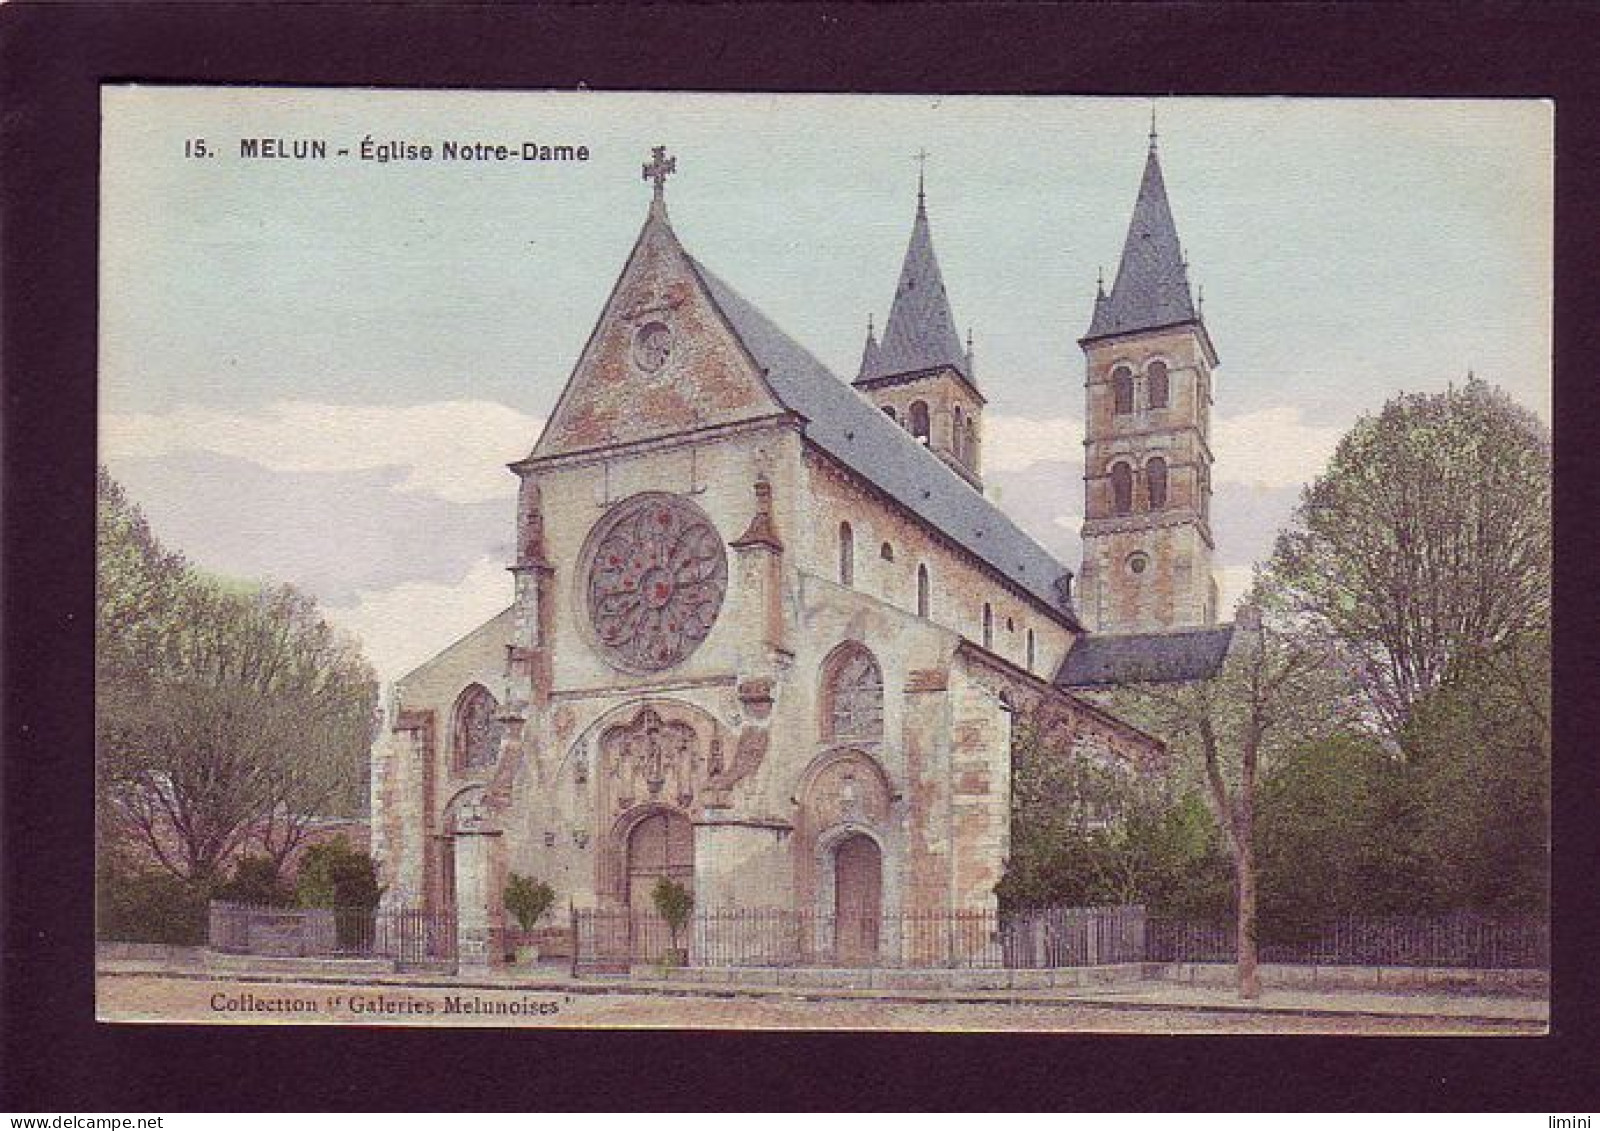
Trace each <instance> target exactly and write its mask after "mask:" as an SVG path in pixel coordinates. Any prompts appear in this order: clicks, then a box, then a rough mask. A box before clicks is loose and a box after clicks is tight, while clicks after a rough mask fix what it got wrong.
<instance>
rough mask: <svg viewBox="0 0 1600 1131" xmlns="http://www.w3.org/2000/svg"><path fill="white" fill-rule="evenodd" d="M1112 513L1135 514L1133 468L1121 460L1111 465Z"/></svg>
mask: <svg viewBox="0 0 1600 1131" xmlns="http://www.w3.org/2000/svg"><path fill="white" fill-rule="evenodd" d="M1111 513H1112V514H1132V513H1133V468H1131V467H1129V466H1128V465H1127V464H1125V463H1123V462H1121V461H1120V460H1119V461H1118V462H1116V463H1114V464H1112V465H1111Z"/></svg>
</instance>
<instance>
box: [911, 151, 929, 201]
mask: <svg viewBox="0 0 1600 1131" xmlns="http://www.w3.org/2000/svg"><path fill="white" fill-rule="evenodd" d="M911 159H912V160H913V161H915V162H916V163H917V203H918V204H921V203H922V202H923V193H922V183H923V178H924V177H925V176H926V175H927V172H928V151H927V150H926V149H919V150H917V151H916V152H915V153H913V154H912V155H911Z"/></svg>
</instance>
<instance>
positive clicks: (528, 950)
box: [505, 872, 556, 966]
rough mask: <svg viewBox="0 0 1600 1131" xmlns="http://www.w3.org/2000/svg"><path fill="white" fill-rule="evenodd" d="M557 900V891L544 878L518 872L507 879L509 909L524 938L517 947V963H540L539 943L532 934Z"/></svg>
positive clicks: (507, 904) (506, 898)
mask: <svg viewBox="0 0 1600 1131" xmlns="http://www.w3.org/2000/svg"><path fill="white" fill-rule="evenodd" d="M555 901H556V893H555V890H554V889H553V888H551V886H550V885H549V884H547V883H545V882H544V881H543V880H535V879H532V878H530V877H528V876H519V875H518V874H517V873H515V872H512V873H511V876H510V878H509V879H508V880H506V892H505V904H506V910H507V911H509V912H511V914H512V915H513V916H514V917H515V918H516V920H517V926H519V927H521V928H522V935H523V939H524V942H523V944H522V945H521V946H519V947H517V962H518V963H519V964H520V965H524V966H533V965H535V964H537V963H538V961H539V944H538V943H536V942H533V941H531V936H532V934H533V929H534V927H536V926H538V923H539V920H540V919H543V918H544V916H545V912H547V911H549V910H550V905H551V904H553V903H554V902H555Z"/></svg>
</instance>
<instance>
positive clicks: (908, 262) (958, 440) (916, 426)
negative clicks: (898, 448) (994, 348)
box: [853, 152, 987, 491]
mask: <svg viewBox="0 0 1600 1131" xmlns="http://www.w3.org/2000/svg"><path fill="white" fill-rule="evenodd" d="M917 159H918V160H919V161H925V160H926V159H927V153H926V152H922V153H919V154H918V155H917ZM853 384H854V385H855V387H856V388H857V389H858V390H859V391H860V392H861V393H863V394H864V395H865V396H866V397H867V399H868V400H870V401H872V403H873V404H875V405H877V406H878V407H879V408H880V409H882V410H883V412H884V414H885V415H887V416H888V417H889V418H890V419H891V420H893V421H895V422H896V423H897V424H899V425H900V426H901V427H903V428H904V429H906V431H908V432H910V433H911V434H912V435H913V436H914V437H916V439H917V440H919V441H920V442H922V443H923V444H925V445H926V446H927V447H928V449H929V450H930V451H932V452H933V454H934V455H936V456H938V457H939V458H940V459H941V460H943V461H944V462H945V464H946V465H947V466H949V467H950V469H951V470H953V471H954V472H955V473H956V474H957V475H959V476H961V478H963V479H965V480H966V481H967V482H968V483H970V484H971V485H972V486H973V487H974V488H976V489H977V490H979V491H981V490H983V459H982V454H983V453H982V445H983V406H984V405H985V404H986V403H987V402H986V400H985V398H984V395H983V394H982V393H980V392H979V391H978V385H977V379H976V377H975V376H974V372H973V364H972V337H971V335H970V334H968V336H967V343H966V346H965V347H963V346H962V344H961V336H960V335H959V334H957V333H956V324H955V318H954V317H953V316H952V315H951V313H950V299H949V297H948V296H947V295H946V294H945V290H944V278H943V277H942V276H941V274H940V272H939V260H938V258H937V257H936V256H935V255H934V253H933V235H932V233H931V232H930V231H929V228H928V204H927V193H926V191H925V188H924V184H923V178H922V176H921V174H919V175H918V177H917V215H916V219H915V220H914V221H913V222H912V225H911V242H910V244H909V245H908V246H907V247H906V257H905V261H904V262H903V263H902V264H901V265H900V282H899V284H898V285H897V286H896V287H895V292H894V305H892V306H891V307H890V308H889V322H888V324H887V325H886V326H885V327H884V330H883V341H882V343H880V342H879V341H878V338H877V335H876V333H875V332H874V330H873V327H872V323H871V321H870V320H868V322H867V341H866V345H865V347H864V348H863V349H862V351H861V372H860V374H859V375H858V376H857V377H856V379H855V381H854V382H853Z"/></svg>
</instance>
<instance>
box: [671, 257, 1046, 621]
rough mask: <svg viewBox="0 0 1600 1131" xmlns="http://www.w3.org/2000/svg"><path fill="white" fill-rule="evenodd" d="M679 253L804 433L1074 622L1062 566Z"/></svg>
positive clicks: (713, 277)
mask: <svg viewBox="0 0 1600 1131" xmlns="http://www.w3.org/2000/svg"><path fill="white" fill-rule="evenodd" d="M688 258H689V262H690V263H691V264H692V265H693V266H694V269H695V270H696V271H697V272H699V274H700V277H701V280H702V281H703V282H704V283H705V285H706V289H707V290H708V291H709V292H710V294H711V297H712V299H713V300H714V301H715V302H716V304H717V306H718V307H719V308H720V309H721V311H722V313H723V315H724V316H725V317H726V318H727V320H728V323H729V325H730V326H731V327H732V328H733V331H734V333H735V334H737V335H738V337H739V339H740V341H741V342H743V343H744V346H745V348H746V349H747V350H749V351H750V355H751V357H753V358H754V359H755V361H756V364H758V365H760V366H761V367H762V368H763V369H764V370H765V371H766V377H767V381H768V383H769V384H770V385H771V386H772V389H773V391H774V392H775V393H777V395H778V397H779V399H780V400H782V401H783V403H784V405H785V406H786V407H788V408H789V409H790V410H791V411H793V412H796V413H798V414H799V415H801V416H802V417H804V418H805V420H806V424H805V434H806V437H807V438H808V439H810V440H812V441H813V442H814V443H816V444H817V445H818V446H819V447H821V448H822V449H823V451H825V452H827V453H828V454H829V455H831V456H832V457H833V458H835V459H837V460H838V461H839V462H840V463H842V464H844V465H845V466H846V467H848V468H849V469H850V470H851V471H853V472H855V473H856V474H858V475H860V476H861V477H862V478H864V479H865V480H867V481H868V482H869V483H871V484H873V485H874V486H876V487H877V488H878V489H879V490H881V491H883V492H884V493H885V494H887V495H889V496H890V497H891V498H893V499H894V500H896V501H897V502H899V503H900V504H901V505H902V506H904V507H906V508H907V509H908V510H910V511H912V512H913V513H914V514H916V515H918V516H919V517H920V518H922V519H924V520H926V521H927V522H928V523H930V524H932V525H933V526H934V527H936V528H937V529H939V530H940V531H942V532H943V533H944V534H945V535H946V536H948V537H950V538H952V539H954V540H955V541H956V542H957V543H959V544H960V545H961V546H962V547H964V548H965V549H967V550H968V551H970V552H971V553H973V554H975V555H976V556H977V557H979V558H981V559H982V560H983V561H985V562H987V563H988V564H989V565H990V566H992V567H993V568H994V569H996V570H998V571H999V572H1000V573H1001V574H1003V575H1004V576H1005V577H1007V578H1009V579H1011V580H1012V581H1013V582H1015V583H1016V584H1017V585H1019V586H1020V587H1021V588H1022V589H1024V590H1026V591H1027V592H1028V593H1030V594H1032V595H1033V596H1034V597H1037V598H1038V599H1039V600H1040V601H1043V602H1044V603H1045V604H1046V605H1048V606H1050V607H1051V608H1054V609H1057V610H1060V611H1061V612H1062V614H1063V616H1064V617H1065V619H1066V620H1067V621H1068V622H1069V623H1070V624H1071V625H1072V626H1073V627H1077V626H1078V621H1077V617H1076V615H1075V613H1074V612H1073V610H1072V608H1071V604H1070V602H1066V603H1064V602H1063V600H1062V597H1061V595H1060V592H1059V591H1058V584H1057V583H1058V582H1063V581H1070V579H1071V577H1072V571H1071V570H1069V569H1068V568H1067V567H1066V566H1064V565H1062V564H1061V563H1060V562H1058V561H1057V560H1056V559H1055V557H1054V556H1052V555H1051V554H1050V552H1049V551H1048V550H1046V549H1044V547H1042V546H1040V545H1039V544H1038V543H1037V542H1035V541H1034V540H1033V539H1032V538H1030V537H1028V535H1026V534H1024V533H1023V532H1022V530H1021V529H1020V528H1019V527H1018V526H1017V525H1016V524H1015V523H1014V522H1012V521H1011V520H1010V519H1009V518H1007V517H1006V516H1005V514H1004V513H1003V512H1001V511H1000V510H999V509H998V508H997V507H995V505H994V504H993V503H991V502H989V500H988V499H986V498H984V497H983V495H982V494H981V493H979V492H978V491H977V490H975V489H974V488H973V487H972V486H970V485H969V484H968V483H967V482H966V481H965V480H963V479H962V478H961V477H960V476H958V475H957V474H956V473H955V472H953V471H951V470H950V469H949V468H948V467H946V466H945V464H944V463H943V461H941V460H940V459H939V458H938V457H937V456H935V455H934V454H933V453H932V452H930V451H928V449H927V448H925V447H923V446H922V445H921V444H920V443H918V442H917V441H916V440H914V439H913V438H912V437H911V435H910V433H908V432H906V431H905V429H903V428H901V427H899V426H898V425H896V424H895V423H894V422H893V421H891V420H890V419H889V418H888V417H887V416H885V415H884V414H883V413H882V412H881V411H880V410H879V409H878V408H876V407H875V406H874V405H873V404H872V402H871V401H869V400H867V399H866V398H865V397H864V396H862V395H861V394H860V393H857V392H856V391H855V390H854V389H852V388H851V387H850V386H849V385H848V384H846V383H845V382H844V381H843V380H842V379H841V378H839V377H838V376H837V375H836V374H834V373H833V372H832V371H831V370H830V369H828V367H827V366H825V365H823V364H822V362H820V361H818V360H817V359H816V358H815V357H813V356H812V355H811V354H810V353H809V352H808V351H807V350H806V349H805V347H804V346H801V345H800V344H799V343H798V342H796V341H794V340H793V339H792V338H790V337H789V336H788V335H787V334H785V333H784V332H783V331H782V330H780V329H779V328H778V327H777V325H776V324H774V323H773V321H772V320H771V319H770V318H768V317H767V316H766V315H765V314H762V313H761V311H759V310H757V309H756V308H755V307H754V306H752V305H751V304H750V303H749V302H748V301H747V300H746V299H745V298H744V297H743V296H742V295H740V294H739V293H738V292H737V291H735V290H734V289H733V288H732V287H730V286H729V285H728V284H727V283H725V282H723V281H722V280H721V279H719V278H718V277H717V276H716V275H715V274H713V273H712V272H711V271H710V270H709V269H708V268H707V267H706V266H705V265H704V264H702V263H700V262H699V261H698V260H696V259H695V258H694V257H692V256H689V257H688Z"/></svg>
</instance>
